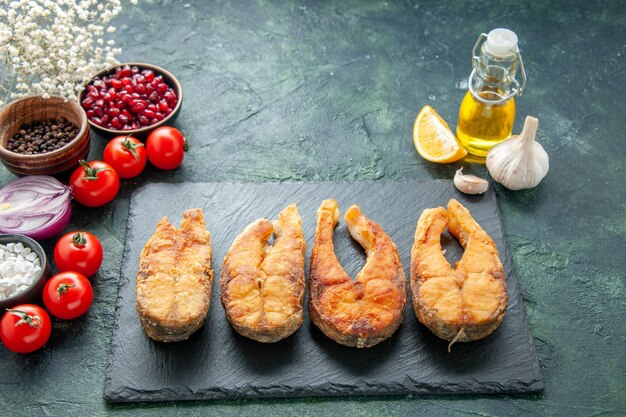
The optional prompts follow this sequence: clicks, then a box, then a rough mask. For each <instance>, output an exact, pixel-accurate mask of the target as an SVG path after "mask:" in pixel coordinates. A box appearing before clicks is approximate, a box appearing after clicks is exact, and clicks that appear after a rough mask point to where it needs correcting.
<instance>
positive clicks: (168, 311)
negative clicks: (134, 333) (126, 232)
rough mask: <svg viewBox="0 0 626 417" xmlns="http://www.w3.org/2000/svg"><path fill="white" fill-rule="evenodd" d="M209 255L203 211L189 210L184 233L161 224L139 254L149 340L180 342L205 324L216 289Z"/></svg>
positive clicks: (141, 308) (141, 309) (140, 302)
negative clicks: (212, 290)
mask: <svg viewBox="0 0 626 417" xmlns="http://www.w3.org/2000/svg"><path fill="white" fill-rule="evenodd" d="M211 255H212V247H211V236H210V233H209V231H208V230H206V228H205V225H204V216H203V214H202V210H200V209H191V210H187V211H185V212H184V213H183V221H182V222H181V226H180V229H176V227H174V226H173V225H172V224H171V223H170V221H169V220H168V218H167V217H164V218H163V219H161V221H160V222H159V223H158V224H157V227H156V231H155V232H154V234H153V235H152V237H150V240H148V243H146V246H145V247H144V248H143V251H142V252H141V256H140V258H139V272H138V273H137V281H136V291H137V312H138V313H139V318H140V320H141V325H142V327H143V330H144V332H145V333H146V335H148V336H149V337H150V338H152V339H154V340H157V341H161V342H176V341H179V340H184V339H187V338H188V337H189V336H191V335H192V334H193V333H194V332H195V331H196V330H198V329H199V328H200V327H201V326H202V325H203V324H204V321H205V319H206V316H207V313H208V311H209V302H210V300H211V287H212V284H213V270H212V269H211Z"/></svg>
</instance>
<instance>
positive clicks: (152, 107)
mask: <svg viewBox="0 0 626 417" xmlns="http://www.w3.org/2000/svg"><path fill="white" fill-rule="evenodd" d="M146 108H147V109H148V110H150V111H153V112H156V111H157V110H158V109H159V108H158V107H157V106H156V105H155V104H152V103H150V104H148V107H146Z"/></svg>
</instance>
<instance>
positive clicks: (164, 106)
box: [159, 100, 170, 113]
mask: <svg viewBox="0 0 626 417" xmlns="http://www.w3.org/2000/svg"><path fill="white" fill-rule="evenodd" d="M159 110H161V111H162V112H163V113H167V112H168V111H170V108H169V106H168V105H167V101H165V100H161V101H159Z"/></svg>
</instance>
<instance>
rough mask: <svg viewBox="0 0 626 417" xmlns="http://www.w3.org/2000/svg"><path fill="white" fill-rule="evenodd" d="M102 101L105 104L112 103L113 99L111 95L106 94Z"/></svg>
mask: <svg viewBox="0 0 626 417" xmlns="http://www.w3.org/2000/svg"><path fill="white" fill-rule="evenodd" d="M102 100H104V102H105V103H111V102H112V101H113V97H111V94H109V93H106V94H105V95H104V96H102Z"/></svg>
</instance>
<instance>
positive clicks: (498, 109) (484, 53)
mask: <svg viewBox="0 0 626 417" xmlns="http://www.w3.org/2000/svg"><path fill="white" fill-rule="evenodd" d="M481 42H482V45H481ZM479 46H480V55H476V50H477V49H478V47H479ZM472 67H473V69H472V73H471V74H470V76H469V80H468V87H469V91H468V92H467V94H466V95H465V97H464V98H463V101H462V102H461V107H460V108H459V122H458V124H457V130H456V134H457V137H458V138H459V140H460V141H461V143H462V144H463V146H464V147H465V148H466V149H467V151H468V152H469V153H470V154H472V155H474V156H478V157H485V156H486V155H487V152H489V149H491V147H492V146H494V145H495V144H497V143H499V142H502V141H503V140H506V139H508V138H509V137H510V136H511V133H512V131H513V122H514V121H515V98H514V97H515V96H521V95H522V92H523V91H524V88H525V87H526V73H525V71H524V64H523V62H522V57H521V55H520V53H519V49H518V47H517V35H515V33H514V32H512V31H510V30H508V29H502V28H500V29H494V30H492V31H491V32H489V34H485V33H483V34H481V35H480V36H479V37H478V39H477V40H476V43H475V44H474V49H473V50H472ZM518 67H519V68H520V70H521V77H522V84H521V85H520V83H519V82H518V81H517V80H516V79H515V75H516V72H517V69H518Z"/></svg>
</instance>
